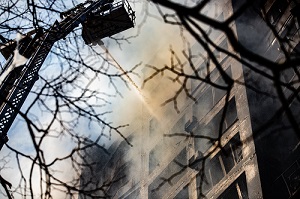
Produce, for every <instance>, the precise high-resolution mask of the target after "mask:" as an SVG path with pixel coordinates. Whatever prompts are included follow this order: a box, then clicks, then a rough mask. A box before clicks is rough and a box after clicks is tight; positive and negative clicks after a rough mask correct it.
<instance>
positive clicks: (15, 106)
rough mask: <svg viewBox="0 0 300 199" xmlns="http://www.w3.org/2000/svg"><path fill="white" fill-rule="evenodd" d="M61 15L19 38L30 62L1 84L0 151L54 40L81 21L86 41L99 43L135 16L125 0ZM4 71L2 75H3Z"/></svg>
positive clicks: (89, 4) (5, 50) (8, 53)
mask: <svg viewBox="0 0 300 199" xmlns="http://www.w3.org/2000/svg"><path fill="white" fill-rule="evenodd" d="M61 18H62V20H61V21H60V22H58V21H55V23H54V24H53V25H52V26H51V27H50V28H49V29H48V30H42V29H39V30H35V31H34V33H35V36H34V37H33V38H32V39H28V37H29V38H30V37H31V36H30V35H27V36H25V39H23V40H21V41H20V48H19V52H20V54H21V55H23V56H24V57H26V58H28V61H27V63H26V64H24V65H22V66H18V67H14V68H13V69H12V70H11V71H10V73H9V74H8V75H7V76H6V77H5V79H4V80H3V82H2V83H1V85H0V150H1V149H2V147H3V145H4V144H5V143H6V142H7V141H8V137H7V132H8V130H9V128H10V126H11V125H12V123H13V121H14V119H15V118H16V116H17V114H18V113H19V112H20V109H21V106H22V105H23V103H24V101H25V99H26V97H27V96H28V94H29V93H30V90H31V89H32V87H33V85H34V83H35V81H36V80H37V79H38V72H39V70H40V68H41V66H42V64H43V63H44V61H45V59H46V57H47V55H48V54H49V52H50V51H51V48H52V46H53V45H54V43H55V42H56V41H58V40H60V39H62V38H65V37H66V36H67V35H68V34H69V33H70V32H72V31H73V30H74V28H76V27H77V26H79V24H82V26H83V31H82V37H83V39H84V41H85V43H86V44H95V43H99V42H100V40H101V39H102V38H104V37H107V36H112V35H113V34H116V33H119V32H122V31H124V30H126V29H128V28H131V27H133V26H134V20H135V15H134V12H133V11H132V9H131V7H130V5H129V4H128V2H127V1H125V0H117V1H116V2H114V1H113V0H98V1H86V2H85V3H82V4H79V5H78V6H76V7H74V8H72V9H71V10H68V11H66V12H63V13H62V14H61ZM106 19H109V20H106ZM114 20H115V21H114ZM108 21H109V22H108ZM108 23H109V26H108ZM107 29H109V30H107ZM31 34H32V33H31ZM15 43H16V42H15V41H10V43H9V44H8V45H7V46H4V47H2V48H1V49H0V51H1V53H2V54H3V56H4V57H5V58H7V61H6V64H5V66H4V69H3V71H5V70H7V69H8V68H9V67H10V66H11V64H12V63H13V54H12V50H13V49H14V46H16V44H15ZM22 43H23V45H22ZM12 46H13V47H12ZM3 71H2V72H1V73H0V75H3V73H4V72H3Z"/></svg>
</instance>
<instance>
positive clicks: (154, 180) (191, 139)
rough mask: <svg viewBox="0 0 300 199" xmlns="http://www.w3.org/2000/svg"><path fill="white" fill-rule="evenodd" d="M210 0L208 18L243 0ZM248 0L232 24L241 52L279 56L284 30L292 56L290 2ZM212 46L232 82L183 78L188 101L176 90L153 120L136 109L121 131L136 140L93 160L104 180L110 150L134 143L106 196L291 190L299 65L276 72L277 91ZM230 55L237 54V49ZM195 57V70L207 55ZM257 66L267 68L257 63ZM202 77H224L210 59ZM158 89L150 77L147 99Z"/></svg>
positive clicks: (297, 169) (281, 198) (228, 196)
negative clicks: (137, 120) (172, 103)
mask: <svg viewBox="0 0 300 199" xmlns="http://www.w3.org/2000/svg"><path fill="white" fill-rule="evenodd" d="M216 2H217V3H218V4H220V5H221V7H222V8H223V9H222V10H221V12H219V13H218V15H217V16H216V20H219V21H224V20H225V19H227V18H228V16H231V15H232V14H233V13H235V12H237V11H238V10H239V9H240V8H241V6H242V5H243V3H244V2H246V1H245V0H243V1H241V0H232V1H231V0H229V1H223V2H221V1H216ZM255 2H256V3H253V4H252V5H251V6H250V7H248V8H247V9H245V11H244V12H243V13H242V14H240V16H238V17H237V18H236V19H235V21H234V23H232V29H234V31H235V33H236V36H237V37H238V39H239V41H240V42H241V43H242V44H243V45H244V46H245V47H246V48H247V49H249V50H250V51H252V52H256V53H258V54H260V55H262V56H263V57H268V58H269V59H271V60H274V61H278V62H280V61H281V58H282V57H283V55H282V52H281V51H280V50H278V49H279V48H281V46H280V45H281V44H282V43H281V42H280V38H285V39H288V40H289V41H290V42H289V46H288V48H287V49H288V50H287V53H288V54H289V55H291V56H296V57H297V56H299V54H300V53H299V52H300V45H299V36H300V32H299V25H300V24H299V23H300V21H299V20H300V17H299V13H300V11H299V2H298V1H296V0H268V1H263V0H260V1H258V0H257V1H255ZM266 20H267V21H268V23H266ZM270 27H273V28H270ZM272 31H276V32H277V33H278V35H279V36H280V37H278V35H277V37H276V36H274V34H273V32H272ZM275 35H276V34H275ZM210 37H211V38H212V40H213V41H215V43H217V44H218V45H219V47H221V48H222V49H226V50H228V51H229V52H233V49H232V46H231V45H230V42H229V41H228V38H227V37H226V36H225V35H224V33H221V32H218V31H215V32H212V33H211V35H210ZM195 48H197V45H195V46H193V47H192V49H195ZM214 53H215V55H216V57H217V59H218V62H219V63H221V65H222V67H223V69H224V71H225V72H226V74H227V75H228V76H229V77H231V78H232V79H234V80H237V82H240V83H237V82H236V83H234V85H233V88H232V89H231V90H230V93H228V92H227V90H225V89H220V88H217V87H216V86H213V85H210V84H207V83H205V82H201V81H196V80H192V81H191V82H189V86H190V89H191V93H192V94H193V96H194V97H195V98H196V101H194V100H192V99H190V98H188V97H187V96H182V97H181V99H180V103H179V104H180V105H179V107H178V108H179V113H178V114H170V113H169V112H172V110H169V109H168V108H166V107H165V109H166V110H165V112H166V113H165V114H164V118H162V119H160V118H157V117H155V116H153V115H152V114H151V113H150V112H146V111H145V113H144V115H143V118H142V122H141V124H140V125H139V127H138V128H136V129H132V130H130V133H128V135H130V136H132V143H133V145H134V146H135V143H140V145H138V148H134V147H129V146H128V149H126V150H123V148H124V147H125V148H126V146H124V145H126V142H124V141H122V142H120V143H116V144H115V145H116V146H115V149H114V151H115V152H113V153H110V155H108V157H107V158H104V159H103V160H104V161H103V162H105V163H103V165H102V166H101V168H102V169H100V170H99V172H98V173H99V174H98V175H97V176H98V177H99V178H102V179H103V180H104V181H105V180H107V179H112V178H111V177H106V175H108V174H109V172H108V171H109V168H111V167H113V166H112V165H113V164H115V162H116V160H115V159H116V157H119V159H122V158H125V157H126V158H125V159H123V160H126V161H123V162H122V165H123V166H125V167H126V164H129V163H128V162H127V161H128V159H127V157H128V156H127V155H126V154H129V153H130V152H129V151H130V150H135V154H136V155H135V156H134V157H135V158H136V159H137V160H135V162H134V163H132V162H130V164H132V165H138V166H137V167H135V166H133V167H134V168H128V167H129V166H128V165H127V167H126V168H127V169H128V170H126V169H124V168H123V169H119V170H120V172H121V170H122V172H123V174H124V178H122V179H121V180H120V181H117V182H116V183H115V184H114V183H112V184H111V186H110V188H109V190H107V194H108V195H107V197H108V198H109V197H110V198H122V199H134V198H142V199H147V198H148V199H158V198H176V199H196V198H216V199H247V198H250V199H258V198H268V199H274V198H278V199H288V198H295V199H296V198H299V197H300V191H299V189H300V147H299V145H300V142H299V141H300V131H297V129H299V128H300V125H299V121H300V104H299V103H300V101H299V93H298V92H299V72H300V71H299V67H296V68H287V69H284V70H281V71H280V73H279V75H280V80H281V82H282V85H281V86H280V88H282V90H281V91H282V93H280V94H279V93H278V89H276V88H277V87H276V85H275V84H276V82H275V81H273V79H272V78H262V74H261V73H258V72H256V71H255V69H253V68H249V66H247V65H244V64H243V61H240V60H237V59H234V58H233V57H232V56H228V54H226V53H223V52H220V51H217V50H216V51H214ZM238 56H239V57H240V58H241V60H242V59H243V56H245V55H244V54H243V53H241V54H239V55H238ZM254 65H255V64H254ZM196 66H197V67H198V69H197V70H198V71H200V72H201V71H202V70H203V71H205V70H206V67H207V62H206V61H205V60H203V59H199V60H198V61H197V65H196ZM264 72H265V73H266V74H271V71H268V70H267V69H266V71H264ZM204 73H205V72H204ZM271 75H274V74H271ZM210 78H211V80H212V82H213V83H215V84H217V85H221V86H222V85H223V86H224V87H226V85H227V83H226V82H225V81H224V78H222V77H221V75H220V72H219V70H217V69H216V68H212V70H211V72H210ZM291 82H298V83H295V84H290V83H291ZM287 85H289V86H292V87H293V88H289V89H287V88H286V87H287ZM164 89H165V88H163V86H158V85H156V86H153V88H152V91H151V94H150V95H151V98H155V96H157V93H160V92H164ZM292 91H294V92H292ZM282 96H284V99H285V100H286V101H284V99H282ZM162 101H163V100H162ZM283 102H284V103H283ZM141 106H143V105H141ZM144 110H146V108H145V109H144ZM173 112H175V111H174V110H173ZM140 132H143V133H140ZM135 135H136V136H135ZM159 135H161V136H159ZM118 154H119V155H118ZM120 154H122V155H121V156H120ZM95 157H97V156H96V155H95ZM117 159H118V158H117ZM126 162H127V163H126ZM109 165H111V166H109ZM132 165H131V166H132ZM105 168H106V169H108V170H105ZM104 171H105V172H104ZM101 172H102V173H101ZM133 176H134V177H133ZM103 180H102V181H101V182H104V181H103ZM83 184H84V183H83Z"/></svg>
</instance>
